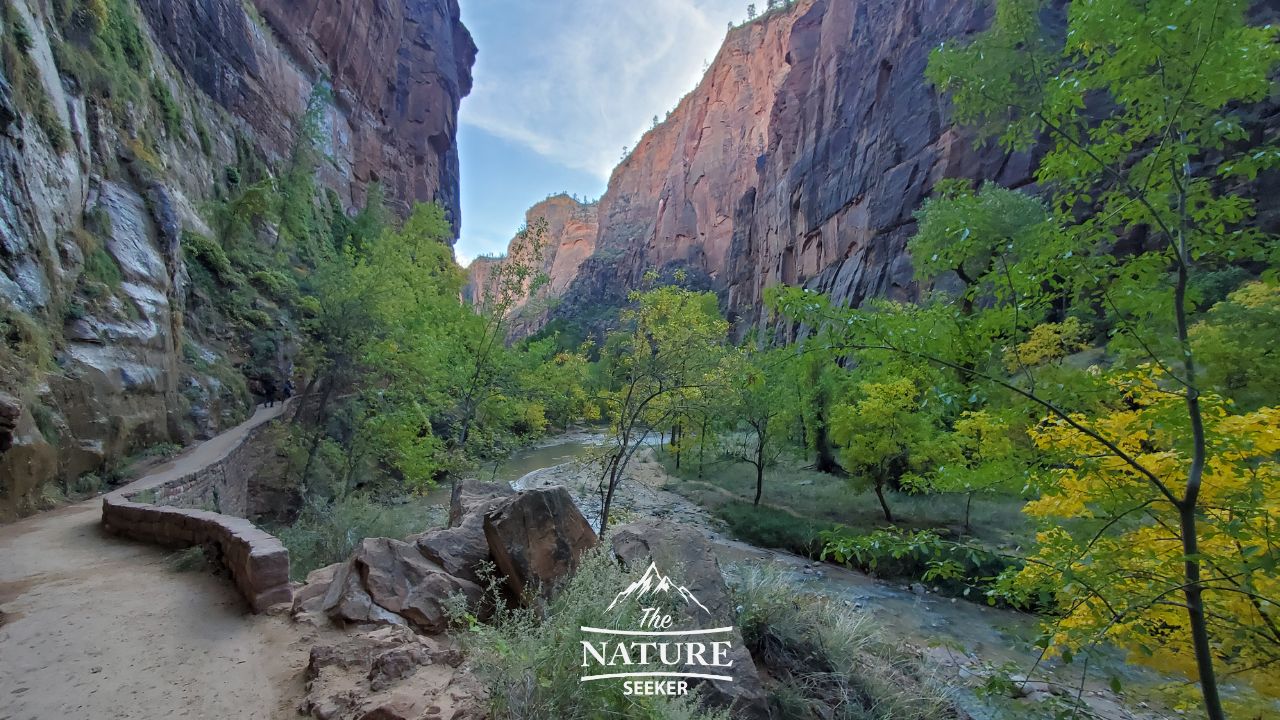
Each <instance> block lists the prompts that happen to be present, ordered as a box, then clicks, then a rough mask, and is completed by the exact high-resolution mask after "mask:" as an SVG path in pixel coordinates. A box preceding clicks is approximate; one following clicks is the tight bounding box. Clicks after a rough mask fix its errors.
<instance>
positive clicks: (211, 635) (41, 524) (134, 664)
mask: <svg viewBox="0 0 1280 720" xmlns="http://www.w3.org/2000/svg"><path fill="white" fill-rule="evenodd" d="M283 410H284V406H282V405H277V406H275V407H272V408H260V409H259V410H258V411H257V413H255V414H254V416H253V417H252V418H251V419H249V420H248V421H247V422H245V423H244V424H242V425H240V426H238V427H236V428H233V429H232V430H229V431H228V432H226V433H224V434H222V435H219V436H217V437H215V438H213V439H212V440H209V441H208V442H206V443H203V444H202V445H199V446H197V447H195V448H193V449H191V450H189V451H188V452H186V453H184V454H183V455H181V456H179V457H177V458H175V459H174V460H172V461H171V462H169V463H167V464H166V465H163V466H161V467H159V468H157V469H156V470H155V471H153V472H151V473H150V474H148V475H147V476H145V477H143V478H141V479H139V480H138V481H136V482H134V483H131V484H130V485H129V486H127V487H126V488H123V489H121V490H118V491H116V492H123V491H126V490H129V491H132V490H137V489H142V488H146V487H150V486H153V485H157V484H160V483H163V482H165V481H167V480H169V479H171V478H174V477H179V476H181V475H184V474H187V473H190V472H192V471H195V470H198V469H200V468H201V467H204V466H206V465H208V464H210V463H212V462H214V461H216V460H218V459H219V458H221V457H222V456H223V454H225V453H226V451H227V450H228V449H229V448H231V447H232V446H233V445H235V443H236V442H238V441H239V440H240V439H241V438H243V437H244V436H245V434H246V433H248V432H249V431H250V430H252V429H253V428H254V427H256V426H258V425H260V424H262V423H264V422H267V421H269V420H271V419H273V418H275V417H277V416H279V415H280V414H281V412H283ZM101 516H102V499H101V498H94V499H91V500H86V501H84V502H81V503H78V504H75V505H71V506H69V507H65V508H62V509H60V510H57V511H54V512H50V513H45V514H41V515H36V516H34V517H30V518H27V519H25V520H22V521H19V522H16V523H14V524H12V525H7V526H2V527H0V613H2V614H0V720H32V719H38V720H55V719H57V720H62V719H64V718H65V719H76V720H78V719H80V718H84V719H86V720H99V719H102V720H106V719H113V718H139V719H148V720H149V719H152V718H156V719H159V718H208V719H209V720H229V719H238V718H245V719H246V720H248V719H250V718H252V719H254V720H259V719H262V718H277V717H278V718H286V717H288V718H294V717H297V714H296V710H295V709H294V707H295V704H296V702H297V699H298V698H299V697H301V695H302V678H301V673H302V670H303V668H304V667H305V666H306V661H307V654H306V651H307V647H308V645H307V644H305V643H303V642H302V632H303V631H302V630H301V629H299V628H297V627H296V626H293V625H291V624H290V623H289V622H288V621H287V620H286V619H284V618H273V617H265V616H252V615H249V614H247V606H246V604H245V603H244V601H243V600H242V599H241V598H240V596H239V594H237V592H236V590H235V588H234V586H233V585H232V583H231V581H230V579H229V578H225V577H215V576H214V575H212V574H210V573H207V572H187V573H176V572H173V571H172V570H170V569H169V568H168V567H167V566H166V563H165V559H166V557H167V555H168V551H166V550H164V549H161V548H155V547H151V546H148V545H143V544H140V543H135V542H131V541H127V540H122V539H118V538H115V537H113V536H111V535H108V534H107V533H105V532H104V531H103V530H102V527H101V525H100V520H101Z"/></svg>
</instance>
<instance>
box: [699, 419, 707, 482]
mask: <svg viewBox="0 0 1280 720" xmlns="http://www.w3.org/2000/svg"><path fill="white" fill-rule="evenodd" d="M706 449H707V419H706V418H705V417H704V418H703V419H702V432H701V433H699V434H698V479H699V480H701V479H702V457H703V455H704V454H705V453H706Z"/></svg>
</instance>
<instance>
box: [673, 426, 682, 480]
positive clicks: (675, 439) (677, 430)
mask: <svg viewBox="0 0 1280 720" xmlns="http://www.w3.org/2000/svg"><path fill="white" fill-rule="evenodd" d="M680 430H681V428H680V426H679V425H676V426H675V427H673V428H671V442H672V443H674V444H675V446H676V469H677V470H679V469H680V449H681V448H680V440H681V435H680Z"/></svg>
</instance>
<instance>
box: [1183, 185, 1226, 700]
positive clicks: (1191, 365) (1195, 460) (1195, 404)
mask: <svg viewBox="0 0 1280 720" xmlns="http://www.w3.org/2000/svg"><path fill="white" fill-rule="evenodd" d="M1183 167H1184V172H1185V175H1187V176H1189V175H1190V174H1191V173H1190V172H1189V170H1187V169H1186V166H1185V165H1184V166H1183ZM1178 207H1179V211H1180V212H1181V215H1182V222H1183V226H1182V227H1180V228H1179V231H1178V237H1177V238H1171V239H1173V240H1174V241H1175V245H1174V248H1173V249H1174V252H1175V253H1177V258H1178V280H1177V284H1176V285H1175V286H1174V295H1173V311H1174V320H1175V322H1176V324H1177V331H1178V342H1179V344H1180V345H1181V347H1182V357H1183V359H1184V360H1183V362H1184V371H1185V374H1186V386H1187V390H1186V393H1187V396H1186V401H1187V415H1188V417H1189V419H1190V420H1191V467H1190V469H1189V470H1188V471H1187V487H1186V492H1185V494H1184V495H1183V498H1182V502H1181V503H1180V504H1179V506H1178V515H1179V517H1178V519H1179V524H1180V525H1181V527H1180V529H1181V531H1182V550H1183V555H1184V556H1185V557H1186V559H1185V560H1184V561H1183V574H1184V575H1185V577H1186V581H1187V583H1186V585H1185V586H1184V587H1183V591H1182V594H1183V596H1184V597H1185V598H1186V601H1187V619H1188V621H1189V622H1190V624H1191V644H1192V647H1194V648H1195V655H1196V674H1197V675H1199V678H1200V694H1201V695H1202V696H1203V697H1204V709H1205V714H1206V715H1207V716H1208V717H1209V720H1225V718H1226V713H1225V712H1223V709H1222V699H1221V698H1220V697H1219V696H1218V678H1217V674H1216V672H1215V670H1214V667H1213V647H1212V645H1211V644H1210V642H1209V623H1208V620H1207V618H1206V616H1205V610H1204V584H1203V581H1202V580H1201V578H1200V557H1199V552H1200V551H1199V544H1200V543H1199V538H1198V537H1197V536H1196V533H1197V532H1198V530H1197V528H1196V521H1197V512H1198V511H1197V503H1198V502H1199V499H1200V486H1201V484H1202V482H1203V481H1204V467H1205V462H1206V455H1207V454H1208V453H1207V448H1206V446H1207V443H1206V440H1205V431H1204V414H1203V411H1202V409H1201V407H1200V390H1199V388H1198V387H1197V386H1196V363H1195V356H1194V354H1193V353H1192V347H1191V339H1190V333H1189V331H1188V328H1187V288H1188V287H1189V286H1190V268H1191V253H1190V252H1188V249H1187V238H1186V229H1185V228H1186V223H1187V215H1188V213H1187V195H1186V188H1185V187H1183V188H1181V189H1180V192H1179V197H1178Z"/></svg>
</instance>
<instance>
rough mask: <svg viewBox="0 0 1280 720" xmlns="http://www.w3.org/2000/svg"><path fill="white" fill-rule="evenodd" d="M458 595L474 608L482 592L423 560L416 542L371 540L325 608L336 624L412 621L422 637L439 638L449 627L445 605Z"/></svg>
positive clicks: (337, 578) (338, 578)
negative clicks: (463, 597) (422, 634)
mask: <svg viewBox="0 0 1280 720" xmlns="http://www.w3.org/2000/svg"><path fill="white" fill-rule="evenodd" d="M456 594H461V595H463V596H465V597H466V599H467V600H468V601H469V602H471V603H475V602H478V601H479V600H480V598H481V596H482V595H483V592H482V591H481V589H480V587H479V586H478V585H476V584H475V583H473V582H470V581H468V580H464V579H462V578H458V577H454V576H453V575H450V574H449V573H448V572H447V571H445V569H444V568H442V567H440V565H438V564H436V563H434V562H431V561H430V560H428V559H427V558H425V557H423V556H422V553H420V552H418V549H417V547H416V546H415V545H414V544H413V543H407V542H402V541H400V540H390V539H387V538H367V539H365V540H364V541H363V542H361V543H360V547H359V548H357V549H356V552H355V554H354V555H353V556H352V557H351V559H350V560H349V561H348V562H347V563H346V564H345V565H344V566H343V567H342V568H341V569H339V570H338V572H337V573H336V574H335V575H334V579H333V581H332V584H331V585H330V586H329V591H328V592H327V593H326V595H325V600H324V605H323V607H324V611H325V613H327V614H328V615H329V617H331V618H333V619H335V620H344V621H347V622H356V623H365V622H387V623H393V624H400V623H403V622H405V621H408V622H409V623H411V624H412V625H413V626H414V627H416V628H418V629H419V630H421V631H423V632H427V633H438V632H443V631H444V630H445V629H446V628H447V627H448V616H447V614H446V611H445V605H446V602H447V601H448V599H449V597H450V596H452V595H456Z"/></svg>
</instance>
